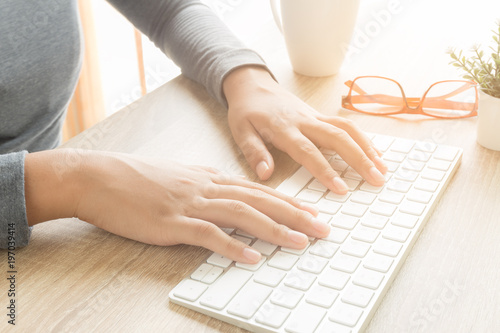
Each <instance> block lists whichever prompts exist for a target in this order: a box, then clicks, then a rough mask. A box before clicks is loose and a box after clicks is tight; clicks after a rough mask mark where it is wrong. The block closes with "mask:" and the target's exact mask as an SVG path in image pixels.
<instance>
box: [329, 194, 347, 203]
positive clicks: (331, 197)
mask: <svg viewBox="0 0 500 333" xmlns="http://www.w3.org/2000/svg"><path fill="white" fill-rule="evenodd" d="M350 196H351V192H347V193H346V194H337V193H333V192H328V194H327V195H326V196H325V199H328V200H332V201H337V202H346V200H347V199H349V197H350Z"/></svg>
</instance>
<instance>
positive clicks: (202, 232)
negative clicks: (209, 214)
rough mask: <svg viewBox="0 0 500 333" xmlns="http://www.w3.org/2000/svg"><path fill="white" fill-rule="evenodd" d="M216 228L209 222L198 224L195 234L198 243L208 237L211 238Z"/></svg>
mask: <svg viewBox="0 0 500 333" xmlns="http://www.w3.org/2000/svg"><path fill="white" fill-rule="evenodd" d="M217 229H218V227H217V226H216V225H215V224H212V223H210V222H204V223H200V224H198V226H197V230H196V235H195V237H196V239H197V241H198V243H204V242H206V241H207V240H208V239H211V238H212V237H213V236H214V235H215V234H216V233H217V231H218V230H217Z"/></svg>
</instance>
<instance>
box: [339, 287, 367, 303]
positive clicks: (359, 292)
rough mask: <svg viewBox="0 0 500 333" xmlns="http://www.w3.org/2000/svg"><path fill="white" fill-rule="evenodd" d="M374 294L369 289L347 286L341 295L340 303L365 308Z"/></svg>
mask: <svg viewBox="0 0 500 333" xmlns="http://www.w3.org/2000/svg"><path fill="white" fill-rule="evenodd" d="M373 294H374V292H373V291H371V290H370V289H367V288H364V287H359V286H355V285H351V286H348V287H347V289H346V290H345V291H344V294H343V295H342V302H344V303H349V304H351V305H356V306H359V307H361V308H366V307H367V306H368V304H369V303H370V301H371V299H372V297H373Z"/></svg>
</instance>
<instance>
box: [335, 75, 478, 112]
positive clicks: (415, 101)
mask: <svg viewBox="0 0 500 333" xmlns="http://www.w3.org/2000/svg"><path fill="white" fill-rule="evenodd" d="M363 78H375V79H384V80H389V81H392V82H394V83H396V84H397V85H398V87H399V89H400V90H401V94H402V96H401V97H402V98H403V100H404V104H403V105H401V104H402V103H401V97H397V96H390V95H384V94H376V95H368V94H367V93H366V92H365V91H364V90H363V89H361V88H360V87H359V86H358V85H356V80H358V79H363ZM446 82H460V83H464V85H463V86H462V87H460V88H458V89H456V90H455V91H451V92H449V93H448V94H446V95H443V96H439V97H427V98H426V96H427V93H428V92H429V91H430V90H431V88H432V87H433V86H435V85H437V84H440V83H446ZM345 85H346V86H348V87H349V88H350V89H349V93H348V94H347V96H342V107H343V108H345V109H348V110H353V111H357V112H362V113H366V114H373V115H383V116H386V115H394V114H402V113H409V114H423V115H426V116H430V117H435V118H442V119H457V118H468V117H474V116H476V115H477V108H478V96H479V94H478V91H477V83H476V82H473V81H467V80H445V81H439V82H436V83H433V84H432V85H431V86H430V87H429V88H428V89H427V90H426V92H425V93H424V95H423V96H422V98H418V97H406V95H405V93H404V90H403V87H402V86H401V85H400V84H399V82H397V81H395V80H393V79H389V78H387V77H383V76H358V77H357V78H355V79H354V80H352V81H351V80H349V81H346V82H345ZM471 87H473V88H474V90H475V97H476V100H475V102H474V105H473V106H472V110H471V111H470V112H469V113H468V114H466V115H463V116H454V117H453V116H452V117H447V116H439V115H435V114H431V113H427V112H425V110H424V109H423V108H422V105H423V102H424V100H425V102H426V107H431V108H439V109H449V110H457V109H458V110H460V109H461V110H467V109H470V107H471V104H472V103H467V102H455V101H449V100H446V98H449V97H452V96H455V95H457V94H459V93H461V92H463V91H465V90H467V89H469V88H471ZM353 90H354V91H355V92H357V93H358V94H359V95H354V96H353V95H352V91H353ZM374 100H376V101H377V103H379V104H383V105H389V106H400V105H401V106H402V107H401V110H398V111H393V112H391V111H389V112H369V111H364V110H359V109H357V108H356V107H354V105H353V103H355V104H361V103H373V101H374Z"/></svg>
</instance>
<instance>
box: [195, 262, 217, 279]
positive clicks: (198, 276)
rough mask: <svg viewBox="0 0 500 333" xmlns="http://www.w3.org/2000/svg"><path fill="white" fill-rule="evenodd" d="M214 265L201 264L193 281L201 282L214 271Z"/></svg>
mask: <svg viewBox="0 0 500 333" xmlns="http://www.w3.org/2000/svg"><path fill="white" fill-rule="evenodd" d="M212 267H214V266H212V265H209V264H201V265H200V267H198V268H197V269H196V270H195V271H194V272H193V273H192V274H191V279H193V280H196V281H201V279H203V277H204V276H205V275H207V273H208V272H209V271H210V270H211V269H212Z"/></svg>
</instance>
